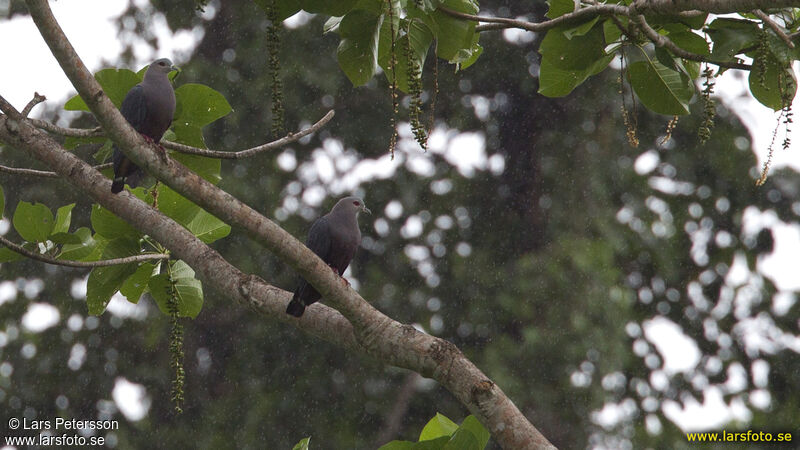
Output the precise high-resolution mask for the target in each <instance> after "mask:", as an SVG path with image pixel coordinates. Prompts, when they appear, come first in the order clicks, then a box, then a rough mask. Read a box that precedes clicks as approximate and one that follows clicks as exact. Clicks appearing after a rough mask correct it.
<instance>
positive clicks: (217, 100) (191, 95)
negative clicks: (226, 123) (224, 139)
mask: <svg viewBox="0 0 800 450" xmlns="http://www.w3.org/2000/svg"><path fill="white" fill-rule="evenodd" d="M175 99H176V102H177V104H176V107H175V120H174V121H173V123H172V129H173V131H174V132H175V139H176V140H177V141H178V142H180V143H182V144H186V145H191V146H193V147H199V148H206V144H205V141H204V140H203V132H202V129H203V127H204V126H206V125H208V124H210V123H211V122H214V121H215V120H218V119H220V118H222V117H225V116H226V115H228V114H229V113H230V112H231V111H233V108H231V105H230V104H229V103H228V101H227V100H226V99H225V97H224V96H223V95H222V94H220V93H219V92H217V91H215V90H214V89H211V88H210V87H208V86H205V85H202V84H194V83H187V84H184V85H182V86H180V87H179V88H177V89H175Z"/></svg>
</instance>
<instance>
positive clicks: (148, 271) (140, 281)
mask: <svg viewBox="0 0 800 450" xmlns="http://www.w3.org/2000/svg"><path fill="white" fill-rule="evenodd" d="M155 270H156V265H155V264H153V263H143V264H142V265H140V266H139V267H138V268H137V269H136V272H134V273H133V275H131V276H129V277H128V279H126V280H125V282H124V283H122V286H121V287H120V289H119V292H120V293H121V294H122V295H124V296H125V298H126V299H127V300H128V301H129V302H131V303H139V299H140V298H141V297H142V294H143V293H144V290H145V289H146V288H147V284H148V282H149V281H150V277H151V276H153V272H154V271H155Z"/></svg>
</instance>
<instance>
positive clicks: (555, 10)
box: [545, 0, 575, 19]
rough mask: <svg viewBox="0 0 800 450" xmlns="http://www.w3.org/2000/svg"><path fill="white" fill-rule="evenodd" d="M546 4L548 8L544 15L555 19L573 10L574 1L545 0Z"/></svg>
mask: <svg viewBox="0 0 800 450" xmlns="http://www.w3.org/2000/svg"><path fill="white" fill-rule="evenodd" d="M547 4H548V5H549V6H550V8H549V9H548V10H547V14H545V16H547V18H549V19H555V18H556V17H559V16H563V15H564V14H567V13H571V12H572V11H575V2H574V1H573V0H547Z"/></svg>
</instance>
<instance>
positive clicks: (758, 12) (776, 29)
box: [753, 9, 794, 48]
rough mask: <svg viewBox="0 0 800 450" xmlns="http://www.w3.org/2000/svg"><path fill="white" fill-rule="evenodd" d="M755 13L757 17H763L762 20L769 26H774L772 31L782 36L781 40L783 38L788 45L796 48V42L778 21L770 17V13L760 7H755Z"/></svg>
mask: <svg viewBox="0 0 800 450" xmlns="http://www.w3.org/2000/svg"><path fill="white" fill-rule="evenodd" d="M753 14H755V15H756V17H758V18H759V19H761V21H762V22H764V23H765V24H767V26H768V27H770V28H772V31H774V32H775V34H777V35H778V37H779V38H781V40H783V42H786V45H787V46H788V47H789V48H794V42H792V40H791V39H790V38H789V36H787V35H786V33H785V32H784V31H783V30H782V29H781V27H780V26H779V25H778V24H777V23H775V21H774V20H772V19H771V18H770V17H769V15H767V14H766V13H765V12H764V11H762V10H760V9H754V10H753Z"/></svg>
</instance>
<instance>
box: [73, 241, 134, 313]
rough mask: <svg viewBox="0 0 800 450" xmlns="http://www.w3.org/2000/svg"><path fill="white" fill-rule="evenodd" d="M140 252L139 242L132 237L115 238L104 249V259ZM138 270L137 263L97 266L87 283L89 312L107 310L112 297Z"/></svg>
mask: <svg viewBox="0 0 800 450" xmlns="http://www.w3.org/2000/svg"><path fill="white" fill-rule="evenodd" d="M139 253H140V246H139V242H138V241H135V240H132V239H124V238H122V239H114V240H111V241H109V242H108V245H106V248H105V250H103V259H112V258H123V257H126V256H132V255H137V254H139ZM134 272H136V263H129V264H117V265H115V266H106V267H95V268H94V269H92V271H91V272H90V273H89V280H88V282H87V284H86V305H87V306H88V309H89V314H92V315H95V316H98V315H100V314H102V313H103V312H104V311H105V310H106V306H108V302H109V301H110V300H111V297H112V296H113V295H114V293H115V292H117V291H118V290H119V289H120V287H122V283H123V282H124V281H125V280H126V279H127V278H128V277H129V276H131V275H132V274H133V273H134Z"/></svg>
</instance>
